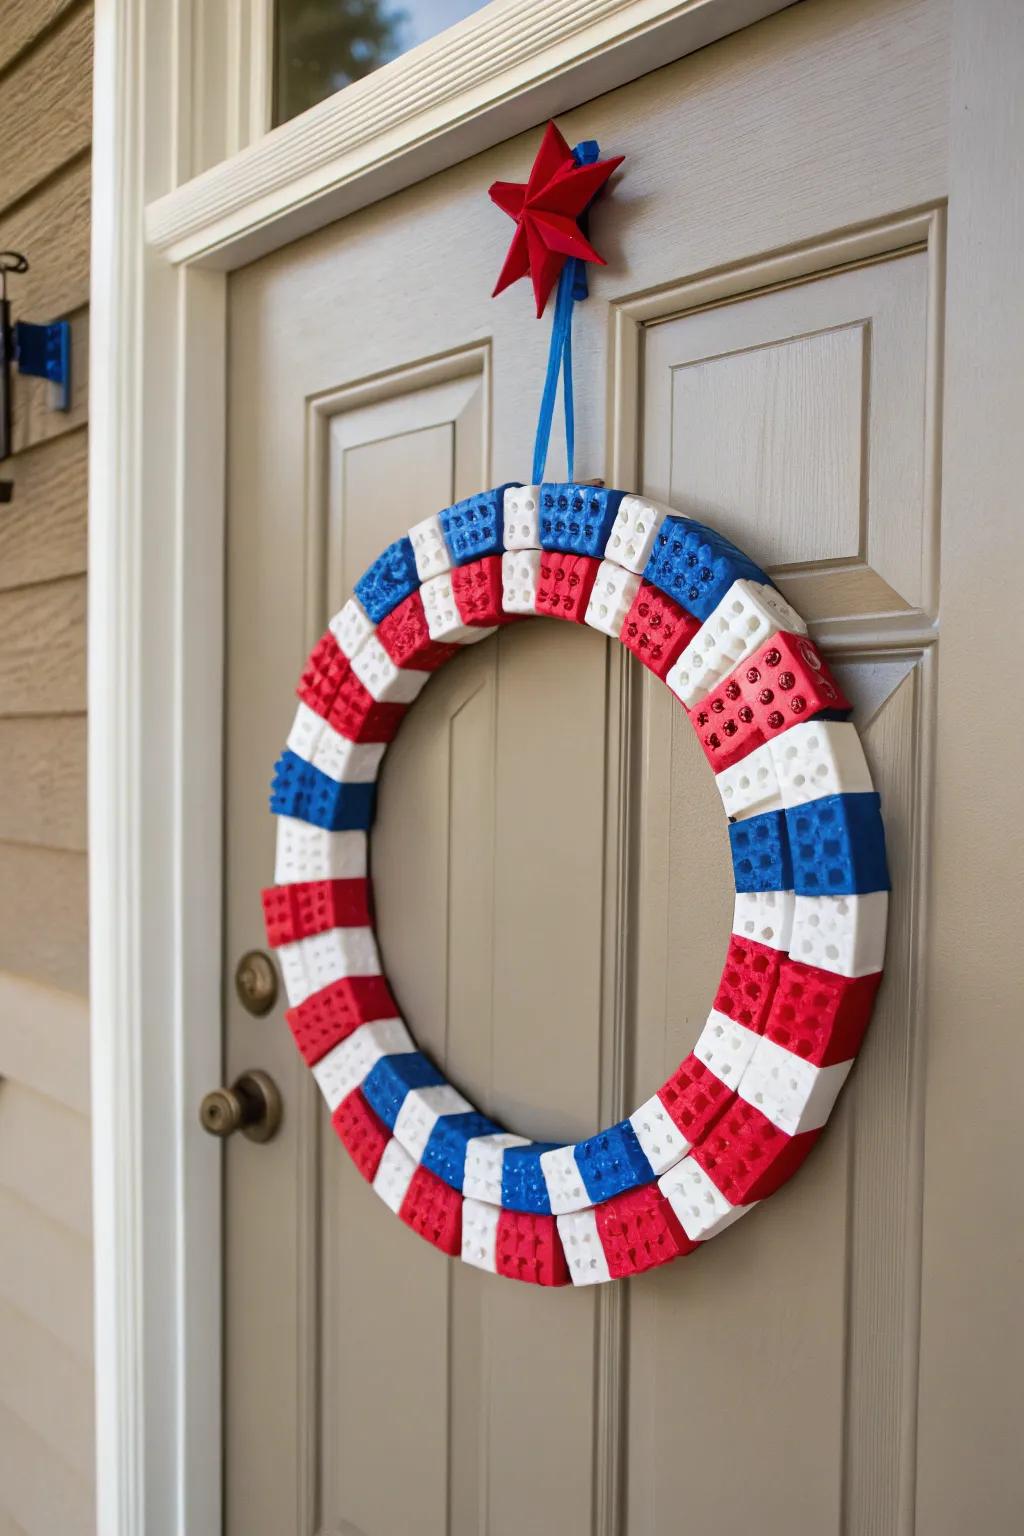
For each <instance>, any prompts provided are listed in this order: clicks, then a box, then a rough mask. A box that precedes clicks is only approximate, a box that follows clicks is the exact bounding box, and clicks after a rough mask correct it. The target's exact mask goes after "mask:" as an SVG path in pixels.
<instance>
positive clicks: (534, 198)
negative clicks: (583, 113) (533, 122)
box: [490, 123, 625, 319]
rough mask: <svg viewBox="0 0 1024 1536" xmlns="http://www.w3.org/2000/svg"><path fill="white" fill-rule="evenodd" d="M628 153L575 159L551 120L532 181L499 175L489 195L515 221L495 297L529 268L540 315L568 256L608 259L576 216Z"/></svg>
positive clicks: (533, 169) (602, 263) (597, 260)
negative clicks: (587, 160)
mask: <svg viewBox="0 0 1024 1536" xmlns="http://www.w3.org/2000/svg"><path fill="white" fill-rule="evenodd" d="M624 158H625V157H624V156H623V155H614V156H613V157H612V159H610V160H596V161H595V162H594V163H593V164H592V165H577V164H576V162H575V160H574V159H573V157H572V150H571V149H570V148H569V146H568V144H567V143H566V142H565V140H564V139H563V137H562V135H561V134H560V133H559V131H558V129H557V128H556V127H555V125H554V123H548V126H547V128H546V130H545V132H544V138H543V140H542V141H541V146H540V149H538V151H537V158H536V160H535V161H534V162H533V168H532V170H531V171H530V179H529V181H528V182H526V183H525V185H524V184H523V183H522V182H518V181H496V182H495V183H494V185H493V186H492V187H491V189H490V194H491V201H492V202H494V203H497V205H498V207H499V208H500V209H502V211H503V212H505V213H507V214H508V216H509V218H510V219H515V221H516V232H515V234H514V235H513V236H512V244H511V245H510V246H509V248H508V255H507V256H506V257H505V265H504V266H503V267H502V269H501V273H500V276H499V277H498V281H497V283H496V285H495V288H494V293H493V294H492V295H491V297H492V298H496V297H497V295H498V294H499V293H501V292H502V290H503V289H505V288H507V287H508V286H509V284H510V283H514V282H516V281H517V280H518V279H519V278H520V277H525V276H526V274H527V273H529V274H530V277H531V278H532V280H533V292H534V297H535V298H536V300H537V318H538V319H539V318H540V316H541V315H542V314H543V313H544V306H545V304H546V303H547V301H548V295H549V294H550V292H551V290H552V288H553V287H554V286H555V283H556V282H557V281H558V274H559V273H560V272H561V270H562V268H563V267H564V266H565V263H566V262H567V261H568V259H569V258H570V256H576V257H579V258H580V260H582V261H596V262H598V263H600V265H601V266H602V267H603V266H604V265H605V260H604V257H603V256H599V255H598V253H597V251H595V250H594V247H593V246H592V245H591V244H590V241H589V240H587V238H586V237H585V235H584V234H583V232H582V230H581V229H580V228H579V225H578V223H577V220H578V219H579V217H580V215H581V214H582V213H583V212H584V211H585V210H586V208H587V207H588V206H589V204H590V203H591V202H592V201H593V200H594V198H595V197H596V196H597V194H598V192H600V190H601V188H602V187H603V186H604V184H605V182H606V181H607V180H608V178H609V176H610V175H611V174H612V172H613V171H614V170H615V169H616V168H617V167H618V166H620V165H621V164H622V161H623V159H624Z"/></svg>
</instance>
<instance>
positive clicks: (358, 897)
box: [262, 880, 370, 949]
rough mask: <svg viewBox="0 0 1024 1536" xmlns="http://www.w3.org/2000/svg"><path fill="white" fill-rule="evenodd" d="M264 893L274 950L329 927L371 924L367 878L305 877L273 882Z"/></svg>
mask: <svg viewBox="0 0 1024 1536" xmlns="http://www.w3.org/2000/svg"><path fill="white" fill-rule="evenodd" d="M262 894H263V922H264V926H265V928H266V930H267V943H268V944H269V945H270V947H271V949H277V948H279V947H280V945H282V944H294V943H295V942H296V941H297V940H298V939H308V938H309V937H310V935H311V934H314V933H326V931H327V929H328V928H365V927H366V926H368V924H369V923H370V887H369V881H367V880H305V881H299V882H298V883H296V884H294V885H271V886H268V887H267V888H266V890H264V891H263V893H262Z"/></svg>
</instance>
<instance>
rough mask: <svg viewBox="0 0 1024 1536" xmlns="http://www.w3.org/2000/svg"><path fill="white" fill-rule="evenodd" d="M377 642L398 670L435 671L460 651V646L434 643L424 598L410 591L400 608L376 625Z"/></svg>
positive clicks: (439, 641)
mask: <svg viewBox="0 0 1024 1536" xmlns="http://www.w3.org/2000/svg"><path fill="white" fill-rule="evenodd" d="M377 639H378V640H379V641H380V643H381V645H382V646H383V647H384V649H385V650H386V651H387V653H388V655H389V656H390V657H391V660H392V661H393V662H394V664H395V666H396V667H411V668H413V669H414V670H415V671H417V672H436V671H437V669H438V667H443V666H444V664H445V662H446V661H448V660H450V658H451V657H452V656H454V655H455V652H456V651H457V650H458V649H459V647H458V646H457V645H445V644H444V642H443V641H441V640H431V638H430V631H429V629H428V628H427V616H426V614H425V613H424V612H423V599H422V598H421V597H420V595H419V593H418V592H410V593H409V596H408V597H407V598H405V599H404V600H403V601H402V602H400V603H399V605H398V607H397V608H392V610H391V612H390V613H389V614H388V615H387V617H386V618H383V619H381V621H380V623H379V624H378V625H377Z"/></svg>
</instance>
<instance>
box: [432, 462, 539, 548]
mask: <svg viewBox="0 0 1024 1536" xmlns="http://www.w3.org/2000/svg"><path fill="white" fill-rule="evenodd" d="M518 484H519V481H518V480H510V481H508V483H507V484H505V485H496V486H495V487H494V489H493V490H492V491H481V492H480V494H479V496H467V497H466V499H465V501H457V502H456V503H455V505H454V506H453V507H446V508H445V510H444V511H443V512H442V513H440V518H441V529H442V531H443V533H444V538H445V543H446V544H447V545H448V553H449V554H450V555H451V557H452V564H453V565H468V564H469V562H470V561H471V560H483V559H484V557H485V556H486V555H500V554H501V553H502V552H503V550H504V548H505V543H504V539H503V537H502V535H503V533H504V527H505V492H506V491H507V490H508V488H509V486H516V485H518Z"/></svg>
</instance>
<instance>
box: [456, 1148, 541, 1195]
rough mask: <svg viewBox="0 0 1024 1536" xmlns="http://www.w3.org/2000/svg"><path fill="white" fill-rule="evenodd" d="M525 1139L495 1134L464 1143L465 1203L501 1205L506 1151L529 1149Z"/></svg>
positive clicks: (463, 1187)
mask: <svg viewBox="0 0 1024 1536" xmlns="http://www.w3.org/2000/svg"><path fill="white" fill-rule="evenodd" d="M529 1144H530V1139H529V1137H528V1136H513V1135H512V1133H511V1132H510V1131H496V1132H495V1133H494V1134H493V1135H491V1136H473V1137H471V1138H470V1140H469V1141H468V1142H467V1143H466V1167H465V1170H464V1172H463V1182H462V1193H463V1195H465V1196H466V1198H467V1199H469V1198H472V1199H474V1200H485V1201H487V1202H488V1204H490V1205H500V1204H501V1174H502V1164H503V1163H504V1160H505V1148H506V1147H528V1146H529Z"/></svg>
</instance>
